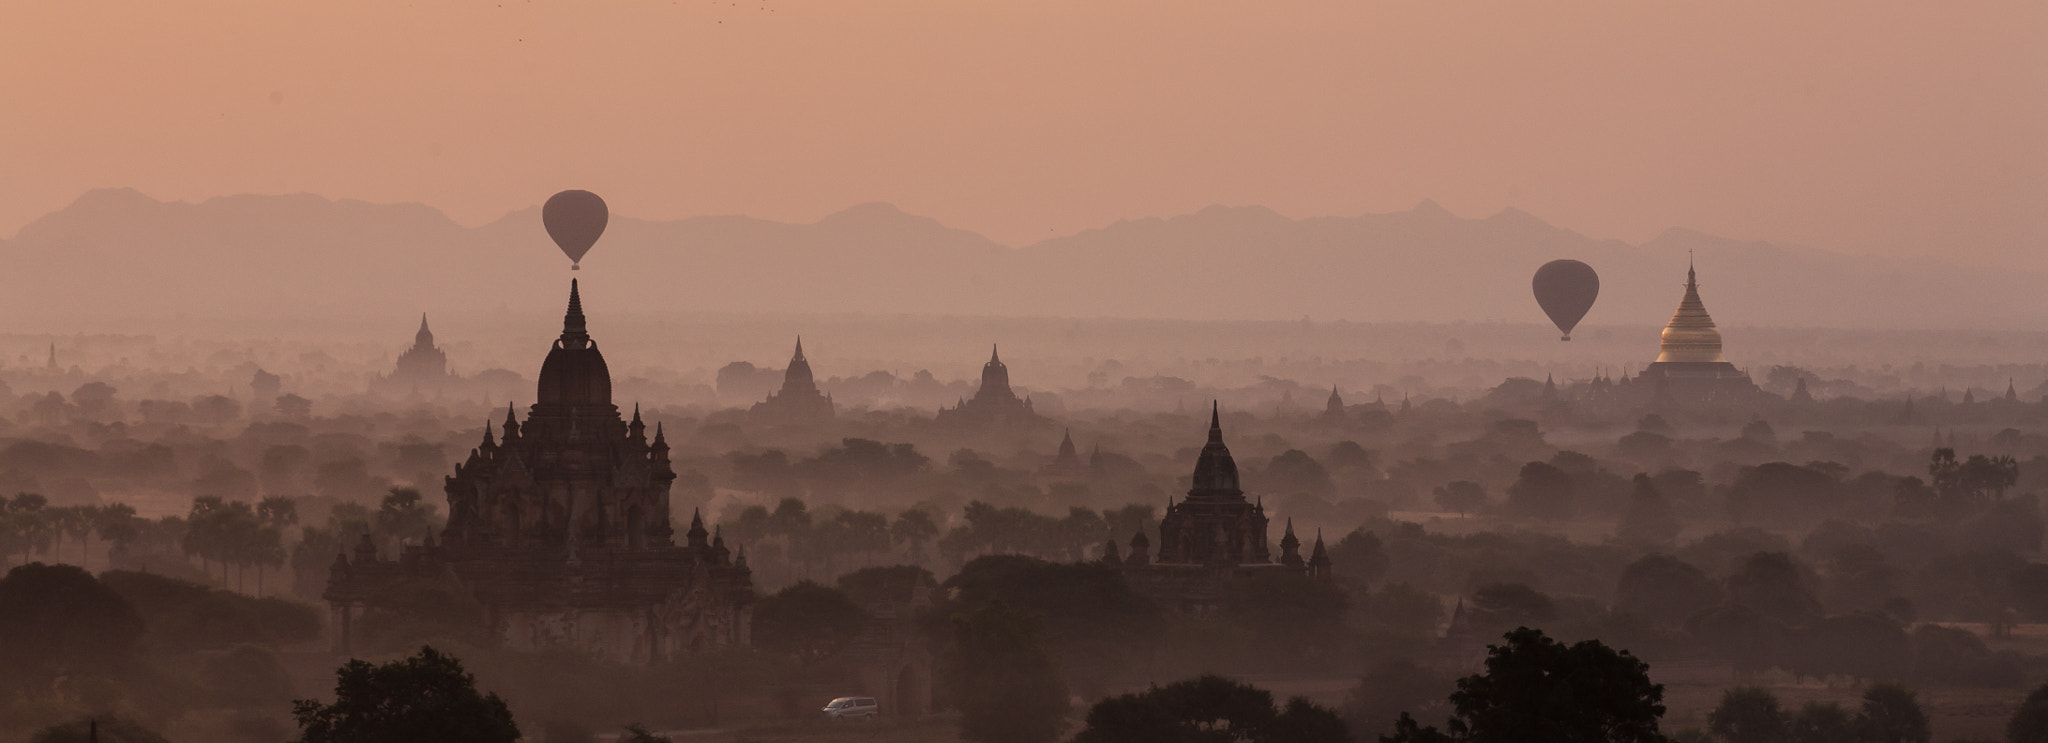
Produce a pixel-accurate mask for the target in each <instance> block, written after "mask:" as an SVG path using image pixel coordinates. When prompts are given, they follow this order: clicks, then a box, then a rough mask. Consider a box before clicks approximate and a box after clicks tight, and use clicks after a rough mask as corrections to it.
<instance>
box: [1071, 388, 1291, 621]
mask: <svg viewBox="0 0 2048 743" xmlns="http://www.w3.org/2000/svg"><path fill="white" fill-rule="evenodd" d="M1267 526H1268V524H1267V520H1266V507H1265V505H1264V504H1262V503H1256V502H1253V501H1250V500H1247V499H1246V498H1245V497H1244V490H1243V489H1242V488H1240V487H1239V481H1238V474H1237V460H1236V459H1235V458H1233V457H1231V455H1230V447H1228V446H1226V445H1224V443H1223V417H1222V410H1221V408H1220V407H1219V406H1217V405H1216V404H1214V403H1211V404H1210V409H1209V440H1208V442H1207V443H1205V444H1203V446H1202V453H1201V454H1200V455H1199V456H1197V457H1196V459H1195V472H1194V477H1193V478H1192V486H1191V487H1190V488H1189V489H1188V494H1187V497H1186V498H1183V499H1182V500H1181V501H1180V502H1179V503H1171V502H1169V503H1168V504H1167V506H1166V515H1165V516H1163V517H1161V518H1160V519H1159V542H1158V544H1159V551H1158V553H1157V554H1156V556H1155V555H1154V554H1152V553H1151V552H1150V550H1151V547H1152V540H1151V539H1149V538H1147V537H1146V535H1145V534H1144V532H1139V533H1138V534H1137V535H1135V536H1133V537H1131V541H1130V552H1129V554H1128V556H1121V555H1119V554H1118V553H1119V550H1118V549H1117V545H1116V541H1115V540H1113V539H1112V540H1111V541H1110V542H1109V544H1108V545H1105V547H1104V549H1103V552H1104V557H1103V562H1104V563H1105V564H1113V565H1115V566H1118V567H1120V568H1121V570H1122V572H1123V574H1124V579H1125V580H1126V581H1128V582H1129V583H1130V585H1131V587H1132V588H1133V589H1135V590H1137V591H1138V592H1139V593H1143V594H1145V595H1147V596H1150V597H1151V598H1152V599H1153V600H1155V601H1158V602H1160V603H1162V604H1164V605H1167V606H1171V607H1175V608H1178V609H1180V610H1182V611H1189V612H1197V613H1200V612H1206V611H1210V610H1213V609H1215V608H1217V607H1218V606H1220V605H1221V603H1222V602H1223V600H1224V584H1225V583H1226V582H1228V581H1231V580H1234V579H1239V578H1245V577H1253V576H1255V574H1258V573H1281V572H1292V573H1296V574H1301V575H1307V576H1309V577H1311V578H1316V579H1318V580H1328V579H1329V578H1330V575H1331V573H1330V556H1329V551H1328V550H1327V549H1326V548H1325V547H1324V546H1323V538H1322V535H1321V534H1318V535H1316V542H1315V546H1314V548H1313V551H1312V553H1311V555H1310V558H1309V559H1308V560H1306V561H1304V560H1303V559H1302V557H1301V552H1300V548H1301V540H1300V539H1297V538H1296V537H1295V536H1294V524H1293V523H1292V522H1289V523H1288V525H1287V529H1286V533H1285V534H1284V535H1283V536H1282V537H1281V539H1280V561H1279V562H1277V563H1276V562H1274V561H1273V555H1272V552H1271V547H1270V546H1269V543H1268V542H1267V541H1266V530H1267Z"/></svg>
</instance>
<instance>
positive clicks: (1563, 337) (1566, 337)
mask: <svg viewBox="0 0 2048 743" xmlns="http://www.w3.org/2000/svg"><path fill="white" fill-rule="evenodd" d="M1571 339H1572V337H1571V336H1569V335H1567V336H1561V337H1559V338H1558V340H1561V341H1569V340H1571Z"/></svg>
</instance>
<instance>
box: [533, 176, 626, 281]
mask: <svg viewBox="0 0 2048 743" xmlns="http://www.w3.org/2000/svg"><path fill="white" fill-rule="evenodd" d="M610 219H611V212H610V211H609V210H607V209H605V206H604V199H600V198H598V197H597V194H594V193H591V192H589V191H563V192H561V193H558V194H555V195H554V196H551V197H549V198H548V203H547V205H545V206H542V207H541V208H540V221H541V224H544V225H547V228H548V237H552V238H554V239H555V245H556V246H557V247H560V248H561V249H562V254H563V255H567V256H569V270H571V271H576V270H581V269H582V268H583V265H582V263H583V255H584V254H585V253H588V252H590V246H592V245H596V244H597V237H598V236H599V235H602V234H604V225H605V222H607V221H609V220H610Z"/></svg>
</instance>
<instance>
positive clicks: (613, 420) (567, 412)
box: [324, 281, 754, 663]
mask: <svg viewBox="0 0 2048 743" xmlns="http://www.w3.org/2000/svg"><path fill="white" fill-rule="evenodd" d="M421 334H422V337H423V338H424V337H426V336H425V330H424V329H423V330H422V331H421ZM668 452H669V447H668V443H667V441H666V439H665V437H664V436H663V434H662V430H661V427H660V426H658V425H657V426H656V427H655V430H654V438H653V440H652V441H649V440H648V437H647V427H646V425H645V424H644V423H642V422H641V420H640V412H639V410H638V408H635V409H634V411H633V418H632V421H631V422H627V421H626V420H624V419H623V418H622V417H621V416H620V414H619V408H618V406H616V405H614V404H613V403H612V380H611V371H610V369H609V368H608V367H607V366H606V364H605V360H604V354H602V353H600V352H599V351H598V348H597V342H596V341H595V340H592V339H591V337H590V333H589V331H588V329H587V327H586V322H585V318H584V315H583V303H582V296H581V294H580V292H579V291H578V290H577V286H576V282H574V281H571V282H570V283H569V310H568V313H567V314H566V315H564V317H563V320H562V335H561V336H560V337H559V338H557V339H556V340H555V342H554V344H553V346H552V347H551V348H550V349H549V350H548V355H547V359H546V361H544V362H542V364H541V369H540V383H539V385H538V396H537V398H536V400H535V402H534V404H533V407H532V409H531V411H530V412H529V414H528V416H527V419H526V421H525V422H524V423H521V422H520V421H519V420H518V419H517V418H516V417H515V416H514V415H513V412H512V411H511V410H509V409H508V410H507V411H506V414H505V424H504V437H503V438H502V440H500V439H498V438H495V437H493V436H492V435H491V429H490V426H489V424H486V425H485V426H484V433H483V441H482V442H481V443H480V444H478V446H477V447H476V448H475V449H472V450H470V453H469V457H468V459H467V460H465V461H464V462H462V463H461V464H458V465H456V467H455V474H453V475H451V476H449V477H448V478H447V483H446V493H447V498H448V525H447V527H446V528H445V529H442V530H441V533H440V535H439V537H440V539H439V542H438V543H437V542H436V541H435V539H434V535H432V534H427V535H421V536H422V537H424V540H423V542H422V543H421V544H417V545H413V546H408V547H405V548H404V549H403V551H402V553H401V554H400V555H398V556H397V559H396V560H392V559H385V558H384V556H382V555H380V554H378V549H377V547H376V545H374V544H372V543H371V542H370V541H369V540H368V538H367V537H365V539H364V541H363V542H362V543H360V544H358V545H356V547H355V549H354V554H353V555H352V558H353V559H351V555H346V554H344V555H341V556H338V557H337V558H336V560H335V562H334V565H333V568H332V569H331V570H330V573H329V577H328V583H327V590H326V592H325V594H324V597H325V598H326V599H327V601H328V604H329V606H330V607H331V608H332V609H333V613H334V622H333V623H332V625H330V626H331V629H332V633H333V637H334V640H335V650H336V652H339V653H342V654H349V653H352V652H353V650H354V648H353V646H352V642H353V638H352V634H353V632H354V622H355V620H356V618H358V617H359V616H360V614H361V613H362V612H363V611H364V610H365V609H371V608H382V609H385V610H390V611H403V608H402V607H392V606H380V604H379V601H380V600H381V599H382V598H383V597H387V596H390V595H393V594H394V593H398V594H400V595H408V594H404V593H403V591H402V590H399V588H400V586H402V585H407V584H413V583H415V582H420V581H436V580H446V579H450V578H452V579H453V580H454V582H455V583H456V584H457V585H458V586H459V587H460V589H461V590H463V591H464V592H466V593H467V594H468V595H469V597H470V598H472V599H474V600H475V601H476V602H477V603H478V604H481V605H482V606H483V608H484V609H485V611H486V612H487V614H488V619H489V622H490V625H491V627H492V630H493V631H494V632H495V633H496V635H497V637H498V639H499V641H500V642H502V643H503V644H504V645H506V646H507V647H510V648H513V649H520V650H526V649H534V648H540V647H550V646H565V647H575V648H580V649H582V650H584V651H587V652H591V653H595V654H597V655H600V656H603V657H606V658H610V659H612V660H615V661H619V662H628V663H655V662H660V661H663V660H667V659H670V658H674V657H676V656H677V655H679V654H681V653H684V652H687V651H690V650H693V649H698V648H705V647H711V646H718V645H746V644H749V642H750V639H751V637H750V634H751V632H750V629H749V627H750V622H751V611H752V610H751V605H752V603H753V601H754V590H753V581H752V578H751V572H750V571H749V570H748V569H747V566H746V553H745V551H744V549H742V550H741V551H740V553H739V555H738V556H737V557H735V556H734V555H733V554H732V553H731V551H730V550H728V549H727V548H726V546H725V542H724V540H723V539H722V538H720V537H719V536H717V535H715V534H710V533H707V532H706V531H705V530H704V522H703V519H702V518H701V517H696V516H693V517H692V519H691V522H690V529H689V532H688V533H687V534H686V535H685V539H686V541H685V543H683V544H680V545H678V544H676V543H675V541H674V538H673V536H674V535H673V530H672V528H671V527H670V525H669V524H670V521H669V486H670V484H671V483H673V482H674V481H675V479H676V474H675V470H674V469H673V468H672V467H671V466H670V463H669V453H668Z"/></svg>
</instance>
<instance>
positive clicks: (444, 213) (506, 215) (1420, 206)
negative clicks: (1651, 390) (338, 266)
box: [0, 186, 1980, 265]
mask: <svg viewBox="0 0 2048 743" xmlns="http://www.w3.org/2000/svg"><path fill="white" fill-rule="evenodd" d="M105 193H115V194H119V193H132V194H134V195H136V196H140V197H142V198H144V199H147V200H149V201H151V202H154V203H157V204H163V205H179V206H190V207H202V206H205V205H207V204H210V203H213V202H216V201H222V200H227V199H237V198H258V199H288V198H293V197H312V198H316V199H320V200H322V201H325V202H327V203H330V204H345V203H356V204H366V205H370V206H379V207H418V208H422V209H427V210H430V211H432V212H434V213H435V214H436V215H438V216H440V217H441V218H442V219H446V220H448V222H449V224H452V225H455V226H457V227H460V228H462V229H464V230H481V229H485V228H488V227H490V226H491V225H494V224H498V223H500V222H503V221H505V220H507V219H511V218H513V217H515V216H517V215H519V214H523V213H527V212H538V211H539V210H540V208H541V204H540V203H539V202H535V203H533V204H529V205H527V206H522V207H518V208H514V209H508V210H506V211H504V212H502V213H500V214H499V215H498V216H496V217H493V218H491V219H487V220H484V221H481V222H477V223H475V224H470V223H468V222H465V221H463V220H461V219H457V218H456V217H455V216H454V215H453V214H451V213H450V212H449V211H448V210H446V209H443V208H441V207H440V206H437V205H435V204H429V203H427V202H424V201H372V200H368V199H359V198H354V197H348V196H330V195H327V194H322V193H316V192H313V191H291V192H279V193H257V192H248V191H245V192H240V193H222V194H214V195H212V196H208V197H206V198H205V199H202V200H199V201H187V200H184V199H164V198H159V197H157V196H152V195H150V194H149V193H147V192H145V191H143V190H142V189H141V188H139V187H136V186H99V187H94V188H88V189H85V190H83V191H81V192H79V194H78V195H77V196H76V197H73V198H72V199H71V200H70V201H68V202H65V204H64V206H62V207H59V208H57V209H53V210H50V211H47V212H44V213H42V214H41V215H38V216H36V217H35V218H33V219H30V220H28V221H26V222H23V223H21V224H19V225H16V226H15V228H14V230H13V231H12V232H9V233H8V234H7V235H6V236H4V237H0V240H9V241H11V240H16V239H19V238H20V237H21V233H22V231H23V230H26V229H28V228H29V227H32V226H34V225H35V224H36V223H38V222H41V221H43V220H45V219H48V218H50V217H52V216H54V215H57V214H61V213H63V212H65V211H67V210H69V209H72V208H73V207H76V206H77V205H78V204H79V202H81V201H84V200H85V199H87V198H89V197H91V196H93V195H95V194H105ZM599 195H600V196H602V194H599ZM871 206H883V207H888V208H889V209H891V210H894V211H895V212H897V213H899V214H902V215H904V216H907V217H912V218H916V219H925V220H930V221H931V222H933V223H935V224H938V225H940V226H942V227H945V228H947V229H951V230H959V231H962V232H967V233H969V234H972V235H974V236H975V237H978V238H981V239H983V240H986V241H988V242H989V243H990V244H992V245H996V246H998V247H1002V248H1006V249H1010V250H1022V249H1025V248H1029V247H1032V246H1034V245H1040V244H1043V243H1046V242H1050V241H1054V240H1060V239H1065V238H1071V237H1077V236H1080V235H1085V234H1088V233H1091V232H1097V231H1101V230H1104V229H1108V228H1111V227H1115V226H1116V225H1119V224H1123V223H1127V222H1143V221H1147V220H1158V221H1167V220H1173V219H1179V218H1182V217H1187V216H1193V215H1197V214H1201V213H1203V212H1207V211H1211V210H1216V209H1224V210H1240V209H1259V210H1264V211H1268V212H1271V213H1273V214H1274V215H1275V216H1278V217H1280V218H1282V219H1286V220H1288V221H1291V222H1305V221H1309V220H1317V219H1359V218H1363V217H1371V216H1384V215H1390V214H1413V213H1417V212H1431V211H1435V212H1441V213H1443V214H1444V215H1446V216H1449V217H1451V218H1453V219H1460V220H1467V221H1486V220H1492V219H1499V218H1501V217H1503V216H1509V217H1512V216H1514V215H1522V216H1526V217H1528V218H1530V219H1534V220H1536V221H1538V222H1541V223H1542V224H1544V225H1545V226H1548V227H1551V228H1553V229H1558V230H1563V231H1565V232H1569V233H1572V234H1575V235H1579V236H1581V237H1585V238H1587V239H1589V240H1594V241H1598V242H1607V241H1613V242H1619V243H1622V244H1624V245H1628V246H1631V247H1642V246H1643V245H1645V244H1647V243H1650V242H1654V241H1656V240H1657V239H1658V238H1660V237H1664V236H1667V235H1670V234H1672V233H1674V232H1677V233H1693V234H1699V235H1706V236H1709V237H1715V238H1719V239H1723V240H1730V241H1735V242H1742V243H1753V244H1764V245H1771V246H1775V247H1780V248H1796V249H1802V250H1816V251H1821V252H1826V253H1832V254H1835V255H1858V254H1856V253H1848V252H1843V251H1841V250H1837V249H1834V248H1829V247H1819V246H1814V245H1808V244H1805V243H1797V242H1788V241H1781V240H1777V239H1773V238H1768V237H1754V236H1744V235H1725V234H1721V233H1717V232H1709V231H1706V230H1703V229H1699V228H1694V227H1688V226H1684V225H1668V226H1666V227H1664V228H1662V229H1659V230H1656V231H1655V232H1654V233H1653V234H1652V235H1650V236H1649V237H1647V238H1643V239H1639V240H1637V239H1629V238H1624V237H1616V236H1601V235H1593V234H1588V233H1586V232H1582V231H1580V230H1578V229H1577V228H1573V227H1569V226H1564V225H1560V224H1558V223H1556V222H1553V221H1551V220H1550V219H1548V218H1545V217H1543V216H1541V215H1538V214H1536V213H1534V212H1531V211H1529V210H1527V209H1523V208H1521V207H1519V206H1515V205H1512V204H1510V205H1507V206H1503V207H1501V208H1500V209H1498V210H1496V211H1494V212H1493V213H1492V214H1487V215H1484V216H1466V215H1463V214H1459V213H1457V212H1454V211H1451V209H1450V208H1449V207H1446V206H1444V205H1443V203H1442V202H1439V201H1437V200H1436V199H1435V198H1434V197H1423V198H1422V200H1420V201H1417V202H1415V204H1414V205H1412V206H1410V207H1408V208H1407V209H1398V210H1392V211H1370V210H1367V211H1358V212H1350V213H1341V214H1313V215H1292V214H1288V213H1286V212H1283V211H1281V210H1280V209H1278V208H1275V207H1272V206H1268V205H1266V204H1263V203H1252V204H1226V203H1222V202H1211V203H1209V204H1206V205H1204V206H1201V207H1198V208H1195V209H1191V210H1187V211H1182V212H1180V213H1177V214H1147V215H1142V216H1126V217H1119V218H1117V219H1116V220H1114V221H1111V222H1107V223H1103V224H1099V225H1096V226H1093V227H1087V228H1083V229H1080V230H1077V231H1073V232H1067V233H1061V234H1056V235H1052V236H1049V237H1042V238H1039V239H1037V240H1034V241H1032V242H1030V243H1025V244H1021V245H1018V244H1011V243H1007V242H1003V241H1001V240H997V239H995V238H993V237H989V236H988V233H986V232H984V231H982V230H979V229H974V228H970V227H962V226H958V225H956V224H953V223H950V222H946V221H944V220H942V219H940V218H938V217H933V216H930V215H926V214H919V213H916V212H912V211H908V210H905V209H903V208H902V207H900V206H898V205H896V203H895V202H892V201H889V200H887V199H871V200H865V201H856V202H853V203H851V204H847V205H846V206H843V207H840V208H838V209H834V210H831V211H827V212H825V213H824V214H821V215H818V216H816V217H814V218H810V219H808V220H801V219H795V220H792V219H778V218H773V217H761V216H755V215H752V214H745V213H725V214H695V215H691V216H687V217H675V218H650V217H638V216H633V215H629V214H621V213H617V212H614V213H612V214H611V217H612V218H613V219H629V220H633V221H637V222H641V223H644V224H680V223H684V222H692V221H697V220H707V219H747V220H753V221H757V222H765V223H769V224H780V225H793V226H809V225H816V224H819V223H822V222H824V221H826V220H829V219H831V218H833V217H836V216H839V215H842V214H846V213H849V212H853V211H856V210H858V209H860V208H862V207H871ZM1884 257H1885V258H1887V259H1890V260H1900V261H1905V262H1914V261H1920V260H1933V258H1932V257H1931V256H1884ZM1964 265H1980V264H1976V263H1973V262H1972V263H1965V264H1964Z"/></svg>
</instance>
